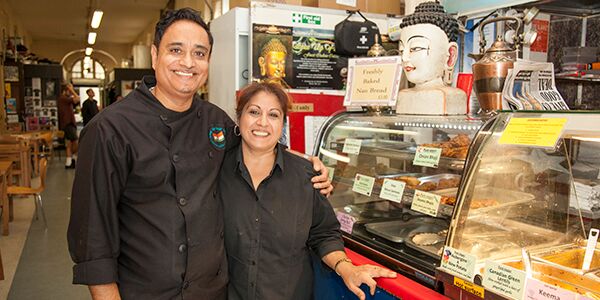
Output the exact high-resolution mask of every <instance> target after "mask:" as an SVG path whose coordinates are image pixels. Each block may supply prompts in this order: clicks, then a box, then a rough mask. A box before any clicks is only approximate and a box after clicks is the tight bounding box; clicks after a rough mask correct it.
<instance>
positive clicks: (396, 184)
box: [379, 179, 406, 203]
mask: <svg viewBox="0 0 600 300" xmlns="http://www.w3.org/2000/svg"><path fill="white" fill-rule="evenodd" d="M405 186H406V183H404V181H398V180H392V179H384V180H383V185H382V186H381V193H380V194H379V197H380V198H382V199H386V200H390V201H394V202H398V203H400V202H402V194H404V187H405Z"/></svg>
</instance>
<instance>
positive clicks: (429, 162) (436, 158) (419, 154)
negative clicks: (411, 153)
mask: <svg viewBox="0 0 600 300" xmlns="http://www.w3.org/2000/svg"><path fill="white" fill-rule="evenodd" d="M441 155H442V149H440V148H430V147H420V146H419V147H417V151H415V158H414V159H413V165H416V166H423V167H431V168H437V167H438V164H439V162H440V156H441Z"/></svg>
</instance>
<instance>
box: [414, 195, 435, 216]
mask: <svg viewBox="0 0 600 300" xmlns="http://www.w3.org/2000/svg"><path fill="white" fill-rule="evenodd" d="M441 200H442V196H440V195H436V194H432V193H428V192H423V191H420V190H415V196H414V197H413V201H412V204H411V205H410V209H412V210H414V211H418V212H421V213H424V214H426V215H430V216H432V217H435V216H437V212H438V208H439V207H440V201H441Z"/></svg>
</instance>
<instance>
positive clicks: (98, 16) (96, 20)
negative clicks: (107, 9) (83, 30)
mask: <svg viewBox="0 0 600 300" xmlns="http://www.w3.org/2000/svg"><path fill="white" fill-rule="evenodd" d="M102 15H104V12H102V11H101V10H99V9H97V10H95V11H94V15H93V16H92V24H91V25H92V28H94V29H96V28H98V27H100V22H102Z"/></svg>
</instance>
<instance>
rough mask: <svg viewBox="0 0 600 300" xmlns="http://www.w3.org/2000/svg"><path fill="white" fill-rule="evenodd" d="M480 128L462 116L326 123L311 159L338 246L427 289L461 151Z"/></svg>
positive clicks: (370, 117)
mask: <svg viewBox="0 0 600 300" xmlns="http://www.w3.org/2000/svg"><path fill="white" fill-rule="evenodd" d="M482 125H483V121H482V120H481V119H478V118H472V117H468V116H422V115H396V114H391V113H369V112H358V113H352V112H345V113H342V114H339V115H337V116H334V117H332V118H331V119H329V120H328V122H327V123H326V124H325V125H324V126H323V128H322V129H321V132H320V134H319V138H318V140H317V142H318V143H317V147H316V148H315V149H316V150H315V152H316V153H315V155H318V156H319V158H320V159H321V160H322V161H323V162H324V163H325V165H326V166H328V167H329V168H330V174H332V175H333V179H332V183H333V186H334V190H333V193H332V195H331V196H330V197H329V201H330V202H331V204H332V206H333V208H334V210H335V211H336V215H337V217H338V220H339V221H340V224H341V227H342V231H344V239H345V241H346V245H347V246H348V247H349V248H351V249H353V250H355V251H357V252H359V253H361V254H363V255H365V256H367V257H369V258H370V259H373V260H375V261H377V262H379V263H382V264H384V265H385V266H387V267H389V268H391V269H393V270H395V271H399V272H401V273H402V274H404V275H408V276H410V277H411V278H413V279H416V280H417V281H419V282H421V283H425V284H426V285H429V286H431V287H433V286H435V277H434V276H435V268H436V266H437V265H438V264H439V261H440V255H441V253H442V247H443V246H444V242H445V240H446V234H447V230H448V227H449V225H450V218H451V216H452V212H453V208H454V205H455V203H456V201H455V200H456V196H457V191H458V185H459V183H460V180H461V176H462V174H463V170H465V164H467V163H466V162H467V154H468V149H469V145H470V144H471V141H472V140H473V138H474V137H475V136H476V133H477V131H478V130H479V128H480V127H481V126H482Z"/></svg>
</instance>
